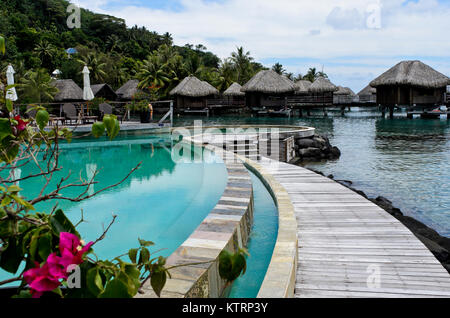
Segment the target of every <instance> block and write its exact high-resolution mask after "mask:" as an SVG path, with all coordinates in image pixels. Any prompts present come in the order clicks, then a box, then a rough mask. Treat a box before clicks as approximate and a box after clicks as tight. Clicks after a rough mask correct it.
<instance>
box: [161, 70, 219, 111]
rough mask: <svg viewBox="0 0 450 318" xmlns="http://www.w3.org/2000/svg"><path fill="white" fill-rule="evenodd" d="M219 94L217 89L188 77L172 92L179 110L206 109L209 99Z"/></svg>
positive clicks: (193, 77) (195, 78)
mask: <svg viewBox="0 0 450 318" xmlns="http://www.w3.org/2000/svg"><path fill="white" fill-rule="evenodd" d="M218 94H219V91H218V90H217V89H216V88H215V87H213V86H212V85H211V84H209V83H207V82H204V81H201V80H199V79H198V78H197V77H195V76H188V77H186V78H185V79H184V80H182V81H181V83H180V84H178V85H177V86H176V87H175V88H174V89H173V90H171V91H170V95H171V96H176V98H177V108H178V109H186V108H189V109H190V108H206V107H207V100H208V98H211V97H213V96H215V95H218Z"/></svg>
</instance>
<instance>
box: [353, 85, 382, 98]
mask: <svg viewBox="0 0 450 318" xmlns="http://www.w3.org/2000/svg"><path fill="white" fill-rule="evenodd" d="M376 93H377V89H376V88H375V87H372V86H370V85H367V86H366V87H364V88H363V89H362V90H361V91H360V92H359V93H358V96H365V95H375V94H376Z"/></svg>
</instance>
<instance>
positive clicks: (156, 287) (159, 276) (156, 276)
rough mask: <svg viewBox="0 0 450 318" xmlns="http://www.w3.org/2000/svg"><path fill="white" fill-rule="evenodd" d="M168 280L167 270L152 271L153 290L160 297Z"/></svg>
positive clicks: (151, 282)
mask: <svg viewBox="0 0 450 318" xmlns="http://www.w3.org/2000/svg"><path fill="white" fill-rule="evenodd" d="M166 281H167V273H166V271H164V270H158V271H155V272H154V273H152V276H151V278H150V284H151V285H152V288H153V291H154V292H155V293H156V295H158V297H161V291H162V290H163V288H164V286H165V285H166Z"/></svg>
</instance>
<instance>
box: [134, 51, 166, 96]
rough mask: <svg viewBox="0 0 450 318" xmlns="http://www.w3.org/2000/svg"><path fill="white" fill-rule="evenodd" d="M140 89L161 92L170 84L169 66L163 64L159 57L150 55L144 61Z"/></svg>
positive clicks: (139, 75) (140, 73) (139, 74)
mask: <svg viewBox="0 0 450 318" xmlns="http://www.w3.org/2000/svg"><path fill="white" fill-rule="evenodd" d="M138 79H139V80H140V82H139V87H140V88H141V89H148V90H150V91H152V90H156V91H158V90H160V89H161V88H164V87H165V86H166V85H167V83H169V82H170V74H168V72H167V65H166V64H161V63H160V61H159V59H158V56H156V55H150V56H149V57H148V58H147V60H145V61H144V64H143V65H142V69H141V71H140V72H139V73H138Z"/></svg>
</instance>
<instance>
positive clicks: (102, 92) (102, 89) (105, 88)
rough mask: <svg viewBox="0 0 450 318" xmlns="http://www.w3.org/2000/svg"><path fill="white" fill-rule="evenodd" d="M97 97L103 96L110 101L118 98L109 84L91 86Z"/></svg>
mask: <svg viewBox="0 0 450 318" xmlns="http://www.w3.org/2000/svg"><path fill="white" fill-rule="evenodd" d="M91 89H92V92H93V93H94V96H95V97H101V98H104V99H106V100H109V101H115V100H117V94H116V92H115V91H114V90H113V89H112V87H111V86H109V85H108V84H98V85H92V86H91Z"/></svg>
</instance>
